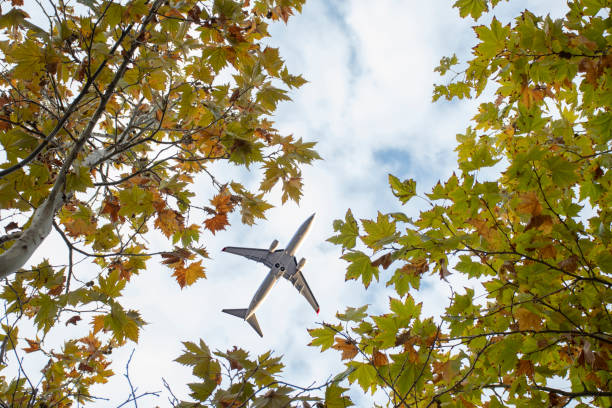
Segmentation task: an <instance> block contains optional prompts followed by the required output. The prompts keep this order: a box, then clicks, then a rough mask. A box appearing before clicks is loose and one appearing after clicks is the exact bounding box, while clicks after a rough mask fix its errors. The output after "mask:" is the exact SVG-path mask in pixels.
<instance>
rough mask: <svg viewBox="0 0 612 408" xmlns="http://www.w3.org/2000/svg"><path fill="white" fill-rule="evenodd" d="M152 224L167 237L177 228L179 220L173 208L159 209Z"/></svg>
mask: <svg viewBox="0 0 612 408" xmlns="http://www.w3.org/2000/svg"><path fill="white" fill-rule="evenodd" d="M154 225H155V226H156V227H157V228H159V230H160V231H161V232H162V233H163V234H164V235H165V236H166V237H168V238H170V237H171V236H172V235H174V233H175V232H177V231H178V229H179V220H178V219H177V217H176V212H175V211H174V210H169V209H165V210H161V211H159V212H158V213H157V218H156V219H155V223H154Z"/></svg>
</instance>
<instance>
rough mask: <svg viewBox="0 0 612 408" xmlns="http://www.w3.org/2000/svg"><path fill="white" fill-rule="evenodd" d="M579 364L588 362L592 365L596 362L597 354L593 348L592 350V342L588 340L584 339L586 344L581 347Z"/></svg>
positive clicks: (584, 364)
mask: <svg viewBox="0 0 612 408" xmlns="http://www.w3.org/2000/svg"><path fill="white" fill-rule="evenodd" d="M577 362H578V365H581V366H583V367H584V366H586V365H587V364H588V365H590V366H591V367H592V366H593V364H594V363H595V355H594V354H593V350H591V343H589V341H588V340H585V341H584V345H583V346H582V349H580V354H578V359H577Z"/></svg>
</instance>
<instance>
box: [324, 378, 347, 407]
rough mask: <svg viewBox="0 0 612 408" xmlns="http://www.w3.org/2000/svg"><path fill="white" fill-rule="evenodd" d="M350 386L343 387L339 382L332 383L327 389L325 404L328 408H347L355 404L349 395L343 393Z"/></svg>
mask: <svg viewBox="0 0 612 408" xmlns="http://www.w3.org/2000/svg"><path fill="white" fill-rule="evenodd" d="M345 391H348V388H342V387H340V386H339V385H337V384H335V383H334V384H331V385H329V386H328V387H327V388H326V389H325V406H326V407H327V408H345V407H350V406H352V405H353V402H352V401H351V399H350V398H349V397H348V396H345V395H342V394H344V392H345Z"/></svg>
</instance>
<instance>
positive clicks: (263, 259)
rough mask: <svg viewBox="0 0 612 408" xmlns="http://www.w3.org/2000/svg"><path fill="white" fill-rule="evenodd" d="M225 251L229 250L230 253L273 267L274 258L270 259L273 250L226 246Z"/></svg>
mask: <svg viewBox="0 0 612 408" xmlns="http://www.w3.org/2000/svg"><path fill="white" fill-rule="evenodd" d="M223 251H225V252H229V253H230V254H235V255H240V256H244V257H245V258H248V259H250V260H252V261H255V262H260V263H262V264H264V265H266V266H267V267H269V268H271V267H272V260H271V259H270V256H269V255H270V254H271V252H270V251H268V250H267V249H259V248H240V247H225V248H223Z"/></svg>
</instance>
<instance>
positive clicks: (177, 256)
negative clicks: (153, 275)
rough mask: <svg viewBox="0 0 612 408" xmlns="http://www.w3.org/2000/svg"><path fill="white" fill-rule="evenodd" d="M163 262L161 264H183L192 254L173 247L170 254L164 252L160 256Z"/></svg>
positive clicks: (183, 249)
mask: <svg viewBox="0 0 612 408" xmlns="http://www.w3.org/2000/svg"><path fill="white" fill-rule="evenodd" d="M161 256H162V258H164V260H163V261H162V264H164V265H173V264H176V263H181V264H182V263H183V262H184V261H185V260H186V259H191V258H192V256H193V254H192V253H191V252H189V251H188V250H187V249H185V248H179V247H174V251H172V252H164V253H162V254H161Z"/></svg>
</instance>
